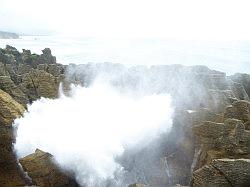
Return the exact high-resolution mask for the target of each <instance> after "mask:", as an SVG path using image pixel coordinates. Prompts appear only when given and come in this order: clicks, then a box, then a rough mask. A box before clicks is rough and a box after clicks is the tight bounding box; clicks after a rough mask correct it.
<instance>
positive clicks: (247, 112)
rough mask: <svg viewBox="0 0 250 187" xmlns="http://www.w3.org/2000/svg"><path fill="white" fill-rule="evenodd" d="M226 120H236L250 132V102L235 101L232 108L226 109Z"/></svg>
mask: <svg viewBox="0 0 250 187" xmlns="http://www.w3.org/2000/svg"><path fill="white" fill-rule="evenodd" d="M224 118H225V119H227V118H235V119H239V120H241V121H242V122H243V123H245V124H246V129H247V130H250V127H249V125H247V124H249V123H248V122H249V121H250V102H249V101H235V102H234V103H233V104H232V105H231V106H228V107H227V108H226V111H225V114H224Z"/></svg>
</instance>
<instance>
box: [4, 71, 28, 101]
mask: <svg viewBox="0 0 250 187" xmlns="http://www.w3.org/2000/svg"><path fill="white" fill-rule="evenodd" d="M0 89H2V90H4V91H5V92H7V93H8V94H10V95H11V96H12V97H13V98H14V99H15V100H16V101H17V102H19V103H21V104H23V105H26V104H28V102H29V100H28V97H27V95H25V94H24V93H23V92H22V91H21V90H20V89H19V88H18V87H17V86H16V85H15V83H14V82H13V81H12V80H11V78H10V77H9V76H0Z"/></svg>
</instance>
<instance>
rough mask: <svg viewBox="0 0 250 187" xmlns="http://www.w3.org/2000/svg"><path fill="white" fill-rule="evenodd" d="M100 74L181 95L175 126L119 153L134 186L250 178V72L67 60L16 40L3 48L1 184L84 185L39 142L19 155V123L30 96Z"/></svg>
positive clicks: (50, 94) (248, 181) (54, 92)
mask: <svg viewBox="0 0 250 187" xmlns="http://www.w3.org/2000/svg"><path fill="white" fill-rule="evenodd" d="M96 77H105V78H107V79H108V81H109V82H110V83H111V84H113V85H114V86H115V87H116V88H117V89H119V90H121V91H126V90H127V89H130V90H133V91H135V92H142V91H143V92H142V93H146V94H148V93H170V94H171V95H172V97H173V105H174V106H175V108H176V109H175V115H174V120H173V128H172V130H171V132H170V133H169V134H167V135H166V136H163V137H162V138H161V140H160V142H159V143H158V144H157V145H151V146H148V147H147V148H145V149H143V150H140V152H136V153H125V154H124V156H123V157H122V158H120V159H119V161H120V163H121V165H123V167H124V168H125V170H129V171H130V174H131V175H130V176H125V178H126V177H127V178H128V181H130V183H131V184H134V183H135V184H134V185H131V186H144V184H145V185H148V186H152V187H163V186H174V185H176V186H181V185H183V186H187V185H190V186H197V187H199V186H201V187H203V186H204V187H210V186H211V187H214V186H250V164H249V163H250V131H249V130H250V102H249V94H250V78H249V77H250V75H247V74H235V75H232V76H226V74H225V73H223V72H219V71H215V70H210V69H209V68H207V67H205V66H193V67H185V66H181V65H169V66H167V65H166V66H152V67H150V68H147V67H144V66H137V67H131V68H126V67H124V66H122V65H120V64H111V63H102V64H83V65H74V64H71V65H67V66H65V65H62V64H59V63H57V62H56V58H55V57H54V56H53V55H52V54H51V50H50V49H49V48H46V49H44V50H42V54H41V55H38V54H32V53H31V51H29V50H25V49H24V50H23V51H22V52H19V51H18V50H17V49H16V48H14V47H11V46H6V48H5V49H0V140H1V141H0V144H1V147H0V149H1V151H0V186H3V187H14V186H25V185H32V184H33V185H38V186H65V187H66V186H77V184H76V182H75V181H74V176H73V175H72V174H69V173H65V171H62V170H61V169H60V168H59V167H58V166H56V165H55V163H54V162H53V155H50V154H49V153H45V152H43V151H41V150H37V151H36V152H35V153H34V154H31V155H28V156H26V157H25V158H22V159H20V160H19V161H18V160H17V159H16V157H15V154H14V153H13V150H12V149H13V148H12V144H13V142H15V136H14V134H15V133H14V130H15V129H13V127H12V125H11V124H12V122H13V120H14V119H15V118H17V117H20V116H21V115H22V113H23V112H24V110H25V108H26V106H27V104H30V103H32V102H33V101H35V100H37V99H39V98H41V97H47V98H56V97H58V90H59V85H60V83H63V90H64V92H65V93H67V92H68V91H69V84H70V83H74V84H80V85H82V86H88V85H90V84H91V82H92V81H93V80H94V79H95V78H96ZM155 150H159V151H155ZM151 158H154V159H151ZM19 162H20V164H21V165H19V164H18V163H19ZM138 168H143V171H142V170H138ZM166 169H167V170H168V172H169V173H168V174H166ZM23 171H26V172H27V175H26V174H25V173H24V172H23ZM145 173H146V174H145ZM142 175H143V176H144V178H143V179H142V178H141V176H142ZM131 176H133V177H132V178H131ZM136 183H138V184H136ZM139 183H141V184H139ZM177 184H178V185H177Z"/></svg>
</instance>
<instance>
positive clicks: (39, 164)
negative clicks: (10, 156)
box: [19, 149, 78, 187]
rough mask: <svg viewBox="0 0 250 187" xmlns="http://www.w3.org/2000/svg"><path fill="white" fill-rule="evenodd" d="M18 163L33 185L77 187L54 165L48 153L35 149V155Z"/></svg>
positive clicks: (41, 186) (42, 186)
mask: <svg viewBox="0 0 250 187" xmlns="http://www.w3.org/2000/svg"><path fill="white" fill-rule="evenodd" d="M19 161H20V163H21V165H22V167H23V169H24V171H26V172H27V174H28V175H29V176H30V177H31V178H32V180H33V182H34V184H35V185H38V186H40V187H76V186H78V185H77V184H76V183H75V182H74V181H73V180H72V179H71V178H69V177H68V176H67V175H66V174H65V173H63V172H62V170H61V169H60V168H58V167H57V166H56V165H55V164H54V161H53V156H52V155H51V154H49V153H46V152H43V151H41V150H39V149H37V150H36V151H35V153H33V154H31V155H28V156H26V157H24V158H21V159H20V160H19Z"/></svg>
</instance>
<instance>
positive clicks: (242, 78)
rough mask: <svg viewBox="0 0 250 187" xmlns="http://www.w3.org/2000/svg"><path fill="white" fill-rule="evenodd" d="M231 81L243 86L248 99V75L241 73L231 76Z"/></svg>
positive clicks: (249, 79) (249, 88) (249, 91)
mask: <svg viewBox="0 0 250 187" xmlns="http://www.w3.org/2000/svg"><path fill="white" fill-rule="evenodd" d="M229 78H230V79H231V80H233V81H235V82H237V83H240V84H241V85H243V87H244V88H245V90H246V93H247V94H248V96H249V97H250V75H248V74H241V73H236V74H234V75H232V76H230V77H229Z"/></svg>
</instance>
